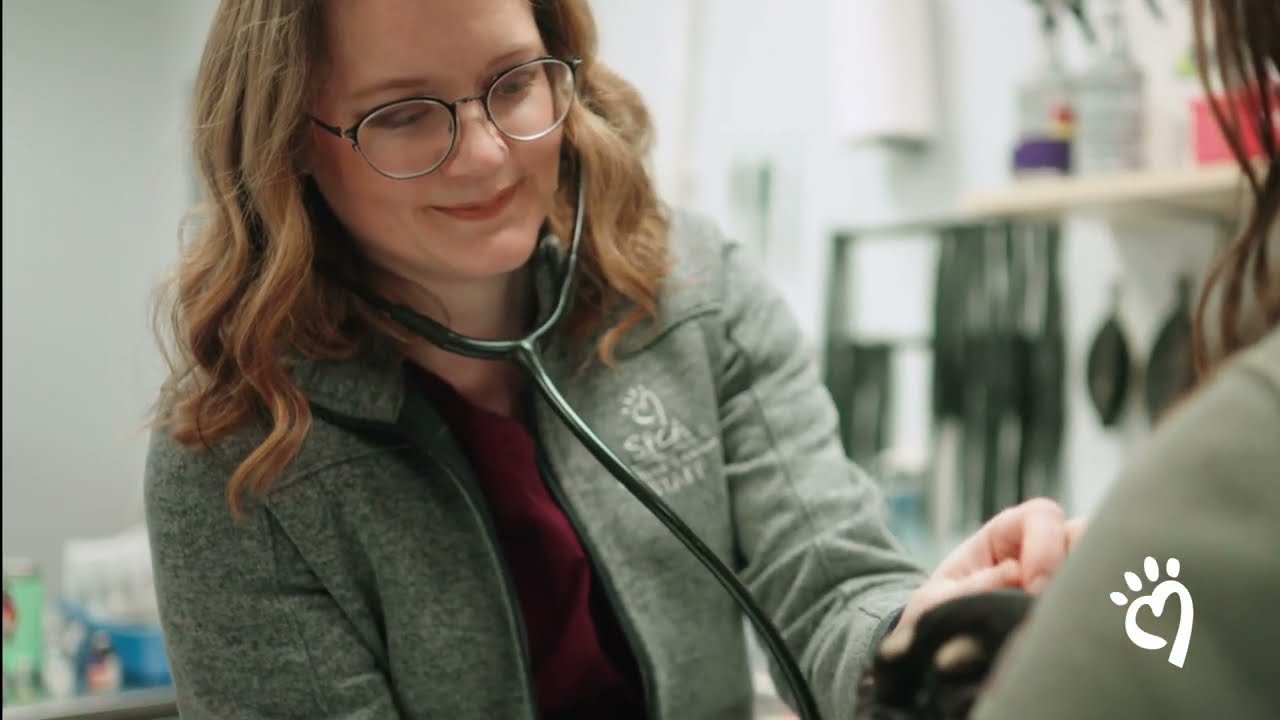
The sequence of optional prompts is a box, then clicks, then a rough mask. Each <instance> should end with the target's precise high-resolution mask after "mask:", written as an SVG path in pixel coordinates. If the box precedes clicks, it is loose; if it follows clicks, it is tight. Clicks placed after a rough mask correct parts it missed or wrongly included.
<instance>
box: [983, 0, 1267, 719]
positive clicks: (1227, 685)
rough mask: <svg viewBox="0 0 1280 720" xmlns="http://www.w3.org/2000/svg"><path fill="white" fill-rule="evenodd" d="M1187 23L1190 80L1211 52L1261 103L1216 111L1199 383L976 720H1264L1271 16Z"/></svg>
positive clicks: (1017, 649)
mask: <svg viewBox="0 0 1280 720" xmlns="http://www.w3.org/2000/svg"><path fill="white" fill-rule="evenodd" d="M1193 12H1194V15H1195V18H1196V20H1197V22H1196V40H1197V46H1198V52H1199V53H1200V58H1201V63H1200V65H1201V67H1202V68H1205V67H1208V66H1209V63H1206V62H1204V59H1205V58H1206V57H1207V55H1208V52H1209V50H1208V48H1213V49H1214V50H1216V55H1217V58H1216V59H1217V62H1216V67H1217V70H1216V72H1217V73H1218V74H1219V76H1220V77H1221V79H1222V81H1223V85H1224V86H1226V87H1229V88H1233V89H1245V88H1247V91H1246V92H1247V94H1246V95H1245V97H1248V96H1249V95H1252V96H1254V97H1257V98H1260V105H1261V111H1259V110H1258V108H1259V105H1257V104H1255V105H1254V111H1253V112H1249V113H1242V114H1241V115H1240V116H1238V117H1234V118H1233V116H1232V115H1233V114H1232V113H1231V111H1230V110H1225V111H1224V109H1223V108H1220V109H1219V112H1220V115H1219V118H1220V122H1221V123H1222V125H1223V130H1224V132H1225V133H1226V135H1227V137H1228V138H1229V139H1230V141H1231V145H1232V147H1233V148H1234V149H1235V150H1236V154H1237V157H1238V160H1239V162H1240V164H1241V166H1242V168H1243V170H1244V172H1245V173H1246V174H1247V176H1248V178H1249V185H1250V187H1251V188H1252V189H1253V195H1254V198H1253V199H1254V203H1253V209H1252V211H1251V214H1250V215H1249V217H1248V218H1247V220H1246V222H1245V223H1244V224H1243V226H1242V227H1243V232H1241V233H1240V235H1239V236H1238V238H1237V239H1236V240H1235V242H1234V243H1233V244H1231V245H1230V246H1229V247H1228V248H1227V250H1226V252H1225V253H1224V254H1223V256H1222V257H1221V258H1219V259H1218V261H1217V263H1216V264H1215V266H1214V268H1213V271H1212V272H1211V273H1210V275H1209V276H1208V284H1207V288H1206V291H1205V293H1204V298H1205V299H1204V300H1202V301H1201V303H1200V305H1199V307H1198V309H1197V313H1196V325H1197V336H1198V341H1197V345H1198V355H1199V358H1200V359H1201V367H1202V369H1203V370H1204V372H1203V374H1202V377H1203V378H1204V379H1203V381H1202V383H1201V386H1200V387H1199V388H1198V390H1197V391H1196V392H1195V393H1194V394H1193V395H1191V396H1190V397H1189V398H1188V399H1186V400H1185V401H1184V402H1183V403H1182V404H1181V405H1180V406H1179V407H1177V408H1176V409H1175V410H1174V411H1173V412H1172V413H1171V414H1170V415H1167V416H1166V418H1165V419H1164V420H1163V421H1162V422H1161V423H1160V424H1159V426H1158V427H1157V428H1156V431H1155V433H1154V435H1153V437H1152V439H1151V441H1150V443H1149V444H1148V445H1147V446H1146V447H1145V449H1144V450H1143V451H1142V452H1141V453H1140V454H1139V455H1138V456H1137V457H1135V458H1134V459H1133V461H1132V463H1131V465H1130V466H1129V468H1128V470H1127V472H1125V473H1124V476H1123V477H1122V478H1121V479H1120V480H1119V481H1118V482H1117V483H1116V484H1115V486H1114V487H1113V489H1112V491H1111V492H1110V494H1109V496H1108V497H1107V498H1106V499H1105V500H1104V502H1103V503H1102V504H1101V506H1100V509H1099V511H1098V512H1097V514H1096V516H1095V517H1094V518H1093V519H1091V521H1090V529H1089V532H1088V533H1087V534H1086V535H1085V536H1084V537H1083V538H1082V539H1081V540H1080V542H1079V544H1078V545H1077V546H1076V547H1075V549H1074V550H1073V553H1072V555H1071V557H1070V558H1068V560H1067V561H1066V562H1065V563H1064V565H1063V567H1062V569H1061V571H1060V572H1059V574H1058V575H1056V576H1055V577H1054V579H1053V580H1052V581H1051V583H1050V585H1049V587H1048V589H1047V590H1046V591H1045V593H1044V595H1043V596H1042V597H1041V598H1040V599H1039V601H1038V602H1037V604H1036V606H1035V607H1034V609H1033V610H1032V612H1031V614H1030V616H1029V619H1028V621H1027V622H1026V624H1025V625H1024V626H1023V627H1022V628H1021V629H1020V630H1018V631H1017V632H1016V634H1014V635H1013V636H1012V638H1011V640H1010V641H1009V644H1008V646H1007V649H1006V652H1005V654H1004V655H1003V656H1002V657H1001V658H1000V659H999V662H998V664H997V666H996V668H995V670H994V671H993V674H992V676H991V679H990V682H989V685H988V687H987V688H986V692H985V693H984V694H983V696H982V697H981V698H980V700H979V702H978V704H977V705H976V707H975V709H974V712H973V714H972V717H974V718H977V719H978V720H1015V719H1016V720H1027V719H1029V718H1035V719H1037V720H1055V719H1057V718H1062V719H1064V720H1065V719H1066V718H1071V719H1073V720H1074V719H1077V718H1090V719H1092V718H1126V719H1137V718H1162V719H1165V720H1169V719H1174V718H1197V719H1203V718H1221V719H1222V720H1228V719H1229V720H1254V719H1255V718H1256V719H1257V720H1263V719H1271V720H1274V718H1280V330H1277V325H1278V324H1280V272H1278V271H1277V262H1280V242H1277V235H1278V234H1280V233H1278V232H1277V214H1278V213H1280V162H1278V161H1280V153H1278V148H1277V145H1278V144H1280V139H1278V138H1277V134H1278V131H1277V123H1278V122H1280V93H1278V92H1277V85H1276V78H1277V71H1278V69H1280V3H1277V2H1276V0H1197V1H1196V2H1195V3H1194V4H1193ZM1209 72H1210V71H1207V70H1202V77H1203V78H1204V80H1205V83H1206V86H1211V85H1212V84H1211V83H1210V82H1209ZM1224 121H1225V122H1224ZM1255 143H1256V145H1259V146H1261V148H1262V154H1263V157H1262V158H1261V159H1260V160H1261V161H1260V162H1258V161H1255V159H1253V158H1247V157H1246V153H1245V151H1244V149H1245V148H1246V147H1248V146H1249V145H1253V144H1255ZM1206 361H1207V362H1206Z"/></svg>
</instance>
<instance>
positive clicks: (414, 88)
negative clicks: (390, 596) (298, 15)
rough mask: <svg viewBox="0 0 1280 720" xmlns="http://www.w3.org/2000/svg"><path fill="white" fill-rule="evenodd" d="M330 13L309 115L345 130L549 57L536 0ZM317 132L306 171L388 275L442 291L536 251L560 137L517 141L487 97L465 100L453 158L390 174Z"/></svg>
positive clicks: (427, 2)
mask: <svg viewBox="0 0 1280 720" xmlns="http://www.w3.org/2000/svg"><path fill="white" fill-rule="evenodd" d="M325 13H326V17H325V20H326V37H325V42H326V51H327V59H328V62H327V64H326V65H325V66H324V67H323V68H322V75H321V87H320V88H319V92H318V93H317V96H316V99H315V102H314V104H313V106H312V108H311V112H312V114H313V115H314V116H315V117H317V118H319V119H320V120H322V121H323V122H325V123H327V124H331V125H337V126H340V127H342V128H344V129H345V128H348V127H351V126H353V125H354V124H356V123H357V122H358V121H359V120H360V118H362V117H364V115H365V114H366V113H368V111H370V110H372V109H373V108H375V107H378V106H380V105H384V104H386V103H388V102H391V101H394V100H400V99H403V98H408V97H415V96H431V97H436V98H440V99H443V100H446V101H453V100H457V99H459V98H463V97H470V96H473V95H477V94H480V93H483V92H485V91H486V90H487V89H488V87H489V84H490V83H491V82H492V80H493V79H494V78H495V77H496V76H497V75H498V74H499V73H501V72H502V71H504V70H506V69H509V68H511V67H513V66H515V65H518V64H520V63H522V62H524V61H527V60H531V59H533V58H536V57H540V56H544V55H546V54H547V52H546V48H545V46H544V45H543V42H542V38H541V36H540V34H539V33H538V28H537V26H536V25H535V23H534V18H533V11H532V8H531V5H530V3H529V2H528V0H333V1H332V2H329V3H326V10H325ZM406 117H408V116H406ZM398 122H399V120H397V121H396V123H398ZM312 127H313V130H312V135H311V138H310V142H309V145H310V148H309V153H308V157H307V163H306V164H307V167H308V170H309V172H310V173H311V174H312V176H313V177H314V178H315V181H316V184H317V185H318V187H319V189H320V191H321V193H322V194H323V195H324V197H325V199H326V200H327V201H328V203H329V205H330V207H331V208H332V209H333V211H334V212H335V213H336V214H337V216H338V218H339V219H340V220H341V221H342V222H343V224H344V225H345V227H346V229H347V230H348V231H349V232H350V233H351V234H352V235H353V236H354V238H355V240H356V242H358V243H360V245H361V246H362V249H363V250H364V253H365V255H366V256H367V257H368V258H369V259H370V260H371V261H372V262H373V263H374V264H375V265H377V266H379V267H381V268H382V269H383V270H385V271H387V272H390V273H391V274H392V275H394V276H397V277H398V278H400V279H402V280H407V281H409V282H410V283H412V284H414V285H419V286H420V285H425V286H428V287H429V288H431V289H432V290H436V289H440V288H441V287H442V286H446V285H450V284H454V285H457V284H471V283H474V282H475V281H480V280H492V279H496V278H499V277H501V276H503V275H506V274H507V273H510V272H512V271H513V270H515V269H517V268H519V267H521V266H522V265H523V264H524V263H525V262H526V261H527V260H528V259H529V257H530V255H531V254H532V251H533V248H534V245H535V243H536V240H537V234H538V230H539V228H540V226H541V225H542V223H543V221H544V220H545V218H546V217H547V214H548V212H549V210H550V208H551V202H552V198H553V196H554V193H555V190H556V185H557V180H558V170H559V157H560V142H561V134H562V132H561V130H560V129H557V130H556V131H554V132H552V133H550V134H548V135H546V136H544V137H542V138H539V139H537V140H532V141H517V140H512V139H509V138H507V137H506V136H504V135H503V134H502V133H501V132H499V131H498V130H497V128H495V127H494V126H493V125H492V124H491V123H490V122H489V120H488V119H487V118H486V116H485V113H484V108H483V106H482V104H481V103H479V102H468V103H463V104H462V105H461V106H459V107H458V126H457V133H458V134H457V141H456V144H455V146H454V147H453V150H452V152H451V154H450V155H449V156H448V159H447V160H445V162H444V163H443V164H442V165H440V166H439V167H438V168H437V169H436V170H435V171H433V172H431V173H429V174H427V175H424V176H422V177H418V178H414V179H410V180H394V179H391V178H388V177H385V176H384V175H382V174H380V173H379V172H378V171H376V170H374V168H373V167H371V166H370V165H369V164H368V163H367V162H366V161H365V159H364V158H363V157H362V156H361V154H360V153H358V152H355V151H354V150H353V148H352V146H351V142H350V141H349V140H347V139H343V138H338V137H335V136H334V135H332V134H330V133H328V132H326V131H325V130H324V129H322V128H320V127H318V126H315V125H314V124H313V126H312ZM386 127H389V128H392V129H396V124H395V123H392V124H389V125H386ZM446 134H447V132H446ZM393 172H396V171H394V170H393Z"/></svg>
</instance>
